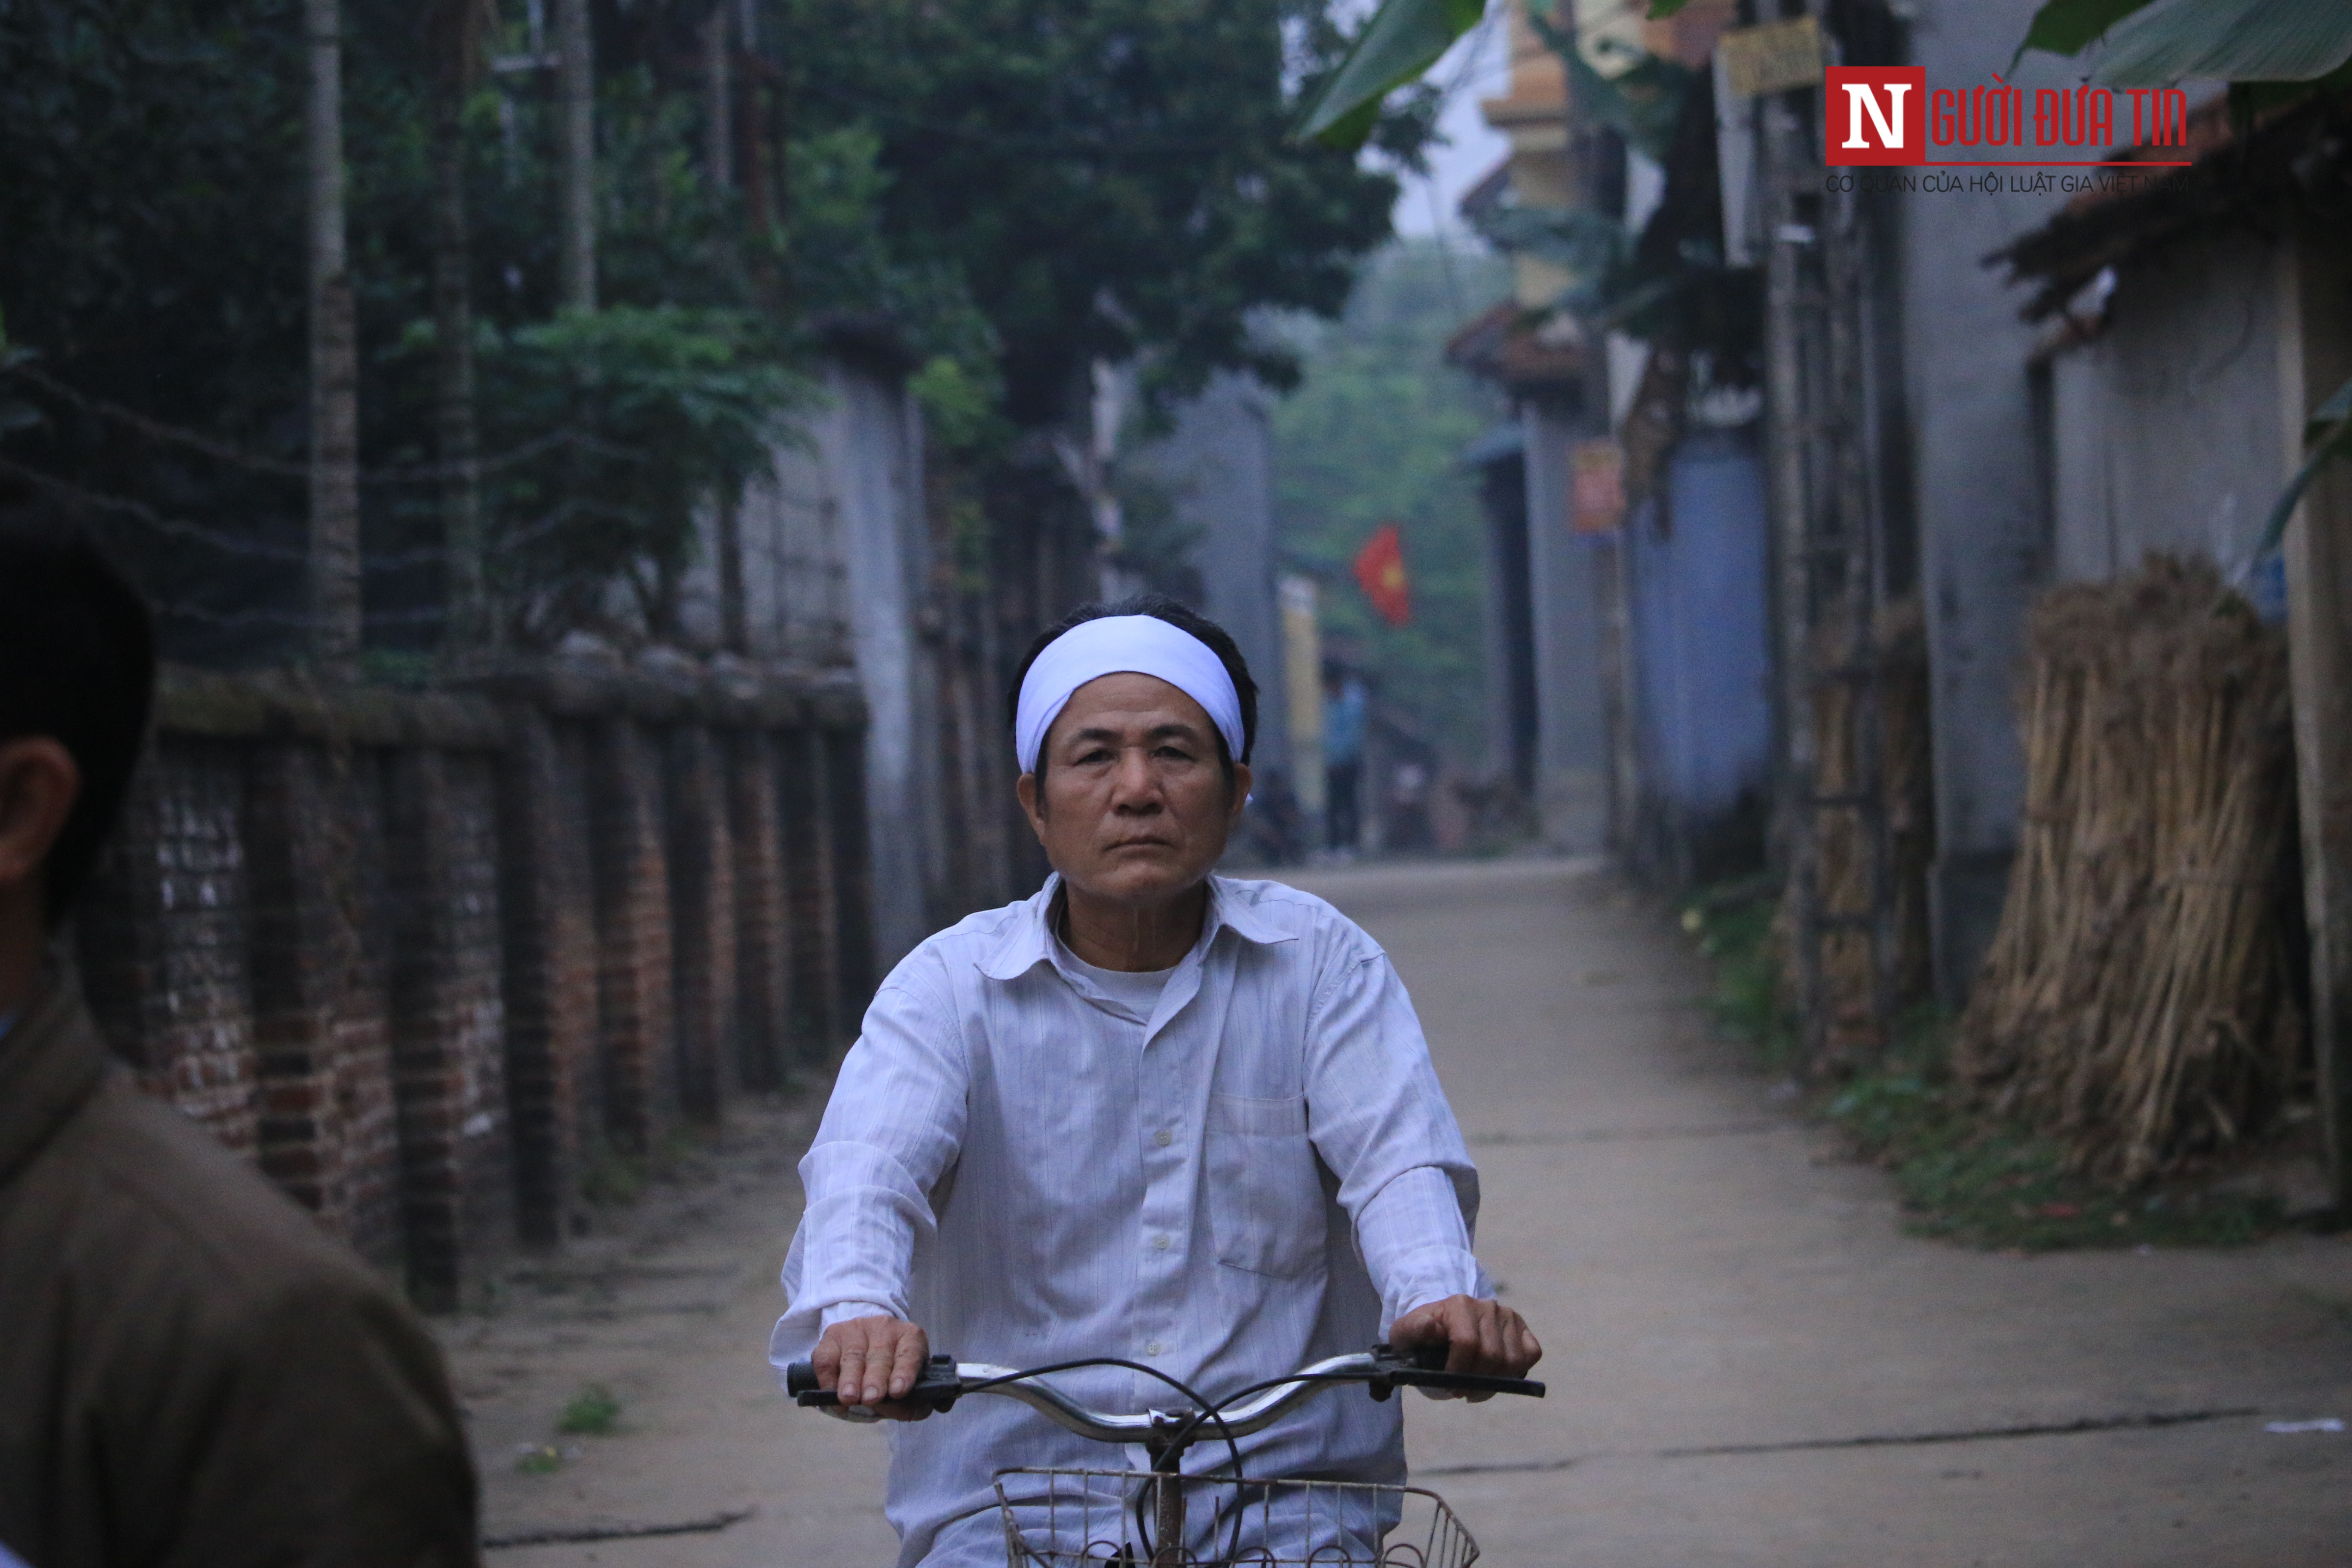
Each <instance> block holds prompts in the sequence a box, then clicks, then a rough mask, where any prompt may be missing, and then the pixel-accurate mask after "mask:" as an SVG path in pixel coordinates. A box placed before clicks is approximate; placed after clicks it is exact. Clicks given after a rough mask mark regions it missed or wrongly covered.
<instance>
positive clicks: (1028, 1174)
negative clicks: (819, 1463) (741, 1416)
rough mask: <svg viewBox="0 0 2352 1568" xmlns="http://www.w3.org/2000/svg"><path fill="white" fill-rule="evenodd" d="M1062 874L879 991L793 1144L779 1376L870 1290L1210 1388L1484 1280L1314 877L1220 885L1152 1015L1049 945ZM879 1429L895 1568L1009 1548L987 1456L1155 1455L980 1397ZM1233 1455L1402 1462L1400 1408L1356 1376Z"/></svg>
mask: <svg viewBox="0 0 2352 1568" xmlns="http://www.w3.org/2000/svg"><path fill="white" fill-rule="evenodd" d="M1055 889H1056V882H1055V880H1049V881H1048V882H1047V883H1046V885H1045V888H1044V889H1041V890H1040V891H1039V892H1038V893H1037V894H1036V895H1035V896H1034V897H1033V898H1030V899H1027V900H1023V901H1021V902H1019V903H1015V904H1010V905H1007V906H1005V907H1004V908H1003V909H1000V910H989V911H987V912H985V913H982V914H977V915H973V916H971V917H970V918H969V919H967V920H965V921H962V922H961V924H959V925H957V926H955V927H953V928H952V929H950V930H949V931H941V932H940V934H938V935H937V936H934V937H932V938H931V939H930V940H929V941H928V942H924V943H923V944H922V945H921V946H920V947H919V948H917V949H916V950H915V951H914V952H912V953H910V954H909V955H908V957H907V958H906V960H905V961H904V962H903V963H900V964H899V965H898V968H897V969H895V970H893V971H892V972H891V973H890V976H889V978H888V979H887V981H885V982H884V983H883V985H882V988H881V990H880V992H879V993H878V994H877V995H876V996H875V999H874V1004H873V1005H872V1006H871V1007H870V1008H869V1009H868V1010H867V1012H866V1024H865V1029H864V1032H863V1034H862V1035H861V1037H859V1039H858V1042H857V1044H856V1046H855V1047H853V1048H852V1049H851V1050H850V1053H849V1055H848V1058H847V1059H846V1060H845V1061H844V1062H843V1064H842V1069H841V1074H840V1077H839V1079H837V1080H836V1082H835V1085H834V1090H833V1098H832V1100H831V1102H830V1103H829V1104H828V1105H827V1106H826V1108H825V1115H824V1125H823V1126H822V1127H821V1128H820V1129H819V1131H818V1132H817V1136H816V1142H815V1143H814V1145H813V1146H812V1147H811V1148H810V1150H809V1152H808V1154H807V1157H806V1158H804V1159H803V1161H802V1162H801V1167H800V1170H801V1181H802V1183H803V1186H804V1187H805V1188H806V1189H807V1194H808V1206H807V1208H806V1211H805V1212H804V1214H803V1218H802V1220H801V1225H800V1229H799V1231H798V1233H797V1234H796V1235H795V1236H794V1237H793V1245H792V1250H791V1253H790V1255H789V1256H788V1257H787V1258H786V1259H785V1263H784V1270H783V1286H784V1293H785V1296H786V1298H787V1300H788V1301H789V1303H790V1309H791V1310H789V1311H787V1312H786V1313H785V1315H784V1316H783V1318H782V1320H780V1321H778V1322H777V1324H776V1328H775V1332H774V1335H773V1336H772V1340H771V1342H770V1346H769V1353H770V1358H771V1360H772V1361H773V1362H774V1363H775V1365H776V1367H777V1369H778V1371H779V1373H781V1372H782V1368H783V1366H784V1365H785V1364H786V1363H789V1362H793V1361H796V1360H805V1359H806V1358H807V1356H808V1355H809V1353H810V1352H811V1350H812V1349H813V1348H814V1344H815V1342H816V1339H817V1336H818V1334H819V1333H820V1332H821V1331H822V1330H823V1328H824V1326H825V1325H826V1324H827V1323H829V1322H835V1321H840V1320H842V1319H844V1318H847V1317H856V1316H861V1315H865V1314H866V1313H869V1312H873V1311H876V1310H886V1311H887V1312H889V1313H891V1314H893V1315H895V1316H898V1317H901V1318H905V1319H908V1320H909V1321H914V1322H917V1323H920V1324H921V1325H923V1327H924V1328H925V1329H926V1330H928V1331H929V1334H930V1339H931V1344H932V1348H933V1349H934V1351H937V1352H950V1353H952V1354H953V1355H955V1356H956V1358H957V1359H958V1360H961V1361H978V1362H993V1363H1002V1364H1005V1365H1011V1366H1036V1365H1041V1364H1044V1363H1049V1362H1059V1361H1066V1360H1072V1359H1076V1358H1078V1357H1082V1356H1118V1357H1122V1358H1125V1359H1128V1360H1132V1361H1139V1362H1142V1363H1146V1364H1148V1365H1150V1366H1154V1367H1157V1368H1160V1370H1162V1371H1165V1372H1167V1373H1170V1374H1171V1375H1173V1376H1175V1377H1178V1378H1181V1379H1182V1380H1183V1381H1185V1382H1187V1383H1189V1384H1192V1385H1193V1386H1194V1387H1195V1388H1198V1389H1200V1390H1201V1391H1202V1392H1203V1393H1204V1394H1208V1395H1209V1396H1210V1397H1212V1398H1216V1397H1221V1396H1223V1395H1224V1394H1229V1393H1231V1392H1232V1391H1234V1390H1235V1389H1238V1388H1240V1387H1242V1386H1243V1385H1244V1384H1250V1383H1255V1382H1257V1381H1258V1380H1260V1379H1262V1378H1267V1377H1273V1376H1277V1375H1279V1374H1281V1373H1286V1372H1288V1371H1291V1370H1292V1369H1293V1368H1295V1367H1297V1366H1299V1365H1301V1364H1303V1363H1307V1362H1309V1361H1313V1360H1317V1359H1319V1358H1321V1357H1324V1356H1328V1355H1337V1354H1342V1353H1345V1352H1350V1351H1360V1350H1364V1349H1367V1348H1369V1347H1370V1345H1371V1343H1372V1342H1374V1341H1375V1340H1376V1339H1378V1338H1381V1337H1383V1336H1384V1335H1385V1333H1386V1331H1387V1328H1388V1325H1389V1324H1390V1323H1391V1321H1394V1320H1395V1319H1396V1318H1398V1317H1400V1316H1402V1315H1403V1314H1404V1313H1405V1312H1407V1311H1410V1310H1412V1309H1413V1308H1415V1307H1418V1306H1422V1305H1424V1304H1426V1303H1428V1302H1430V1301H1435V1300H1444V1298H1446V1297H1449V1296H1455V1295H1471V1296H1479V1297H1486V1296H1491V1295H1492V1294H1493V1290H1492V1288H1491V1286H1490V1285H1489V1283H1488V1281H1487V1279H1486V1275H1485V1274H1484V1272H1483V1271H1481V1270H1480V1268H1479V1267H1478V1264H1477V1260H1476V1259H1475V1258H1474V1257H1472V1256H1471V1252H1470V1242H1471V1227H1472V1226H1473V1225H1474V1223H1475V1219H1476V1216H1477V1211H1478V1177H1477V1172H1476V1171H1475V1169H1474V1168H1473V1167H1472V1165H1471V1163H1470V1157H1469V1154H1468V1152H1467V1151H1466V1150H1465V1147H1464V1145H1463V1142H1462V1134H1461V1131H1460V1129H1459V1128H1457V1127H1456V1126H1455V1124H1454V1113H1453V1110H1451V1108H1449V1107H1448V1106H1447V1104H1446V1102H1445V1096H1444V1090H1443V1089H1440V1088H1439V1087H1438V1083H1437V1076H1436V1073H1435V1071H1434V1070H1433V1068H1432V1067H1431V1066H1430V1061H1429V1050H1428V1046H1427V1044H1426V1042H1425V1041H1424V1040H1423V1037H1422V1032H1421V1024H1420V1020H1419V1019H1418V1018H1416V1017H1415V1016H1414V1015H1413V1010H1412V1002H1411V1000H1410V999H1409V998H1408V997H1407V996H1406V994H1405V990H1404V985H1403V984H1402V982H1401V981H1400V980H1399V979H1398V978H1397V974H1396V972H1395V970H1394V969H1393V968H1392V967H1391V965H1390V963H1389V961H1388V955H1387V954H1385V953H1383V952H1381V949H1380V947H1379V946H1378V945H1377V944H1376V943H1374V942H1373V941H1372V940H1371V938H1370V937H1369V936H1367V935H1366V934H1365V933H1364V932H1363V931H1362V930H1360V928H1359V927H1358V926H1357V925H1356V924H1355V923H1354V922H1353V921H1349V920H1348V919H1347V918H1346V917H1345V916H1343V915H1341V914H1340V913H1339V911H1338V910H1335V909H1333V908H1332V907H1331V906H1330V905H1328V904H1327V903H1325V902H1324V901H1323V900H1320V899H1318V898H1315V897H1313V896H1311V895H1309V894H1307V893H1302V892H1299V891H1297V889H1292V888H1288V887H1285V886H1283V885H1282V884H1280V883H1276V882H1255V881H1239V880H1235V879H1230V878H1224V877H1218V878H1213V879H1212V881H1211V898H1210V903H1209V912H1208V918H1207V920H1206V921H1204V922H1203V927H1202V933H1201V938H1200V941H1199V942H1197V943H1196V944H1195V945H1194V947H1193V948H1192V952H1190V953H1189V954H1187V955H1186V957H1185V959H1184V961H1183V962H1182V963H1181V964H1179V965H1178V966H1177V968H1176V969H1175V971H1174V973H1172V974H1171V975H1170V977H1169V979H1168V983H1167V985H1166V987H1165V988H1164V989H1163V990H1162V992H1161V993H1160V999H1159V1004H1158V1005H1157V1006H1156V1007H1155V1008H1154V1010H1153V1011H1152V1013H1151V1015H1150V1017H1148V1018H1144V1017H1139V1016H1136V1015H1135V1014H1134V1013H1133V1012H1131V1011H1130V1010H1129V1008H1128V1007H1127V1006H1125V1005H1122V1004H1121V1003H1120V1002H1119V1001H1118V1000H1117V999H1116V998H1114V997H1113V996H1111V995H1110V994H1108V993H1107V992H1105V991H1104V990H1103V989H1101V988H1100V987H1098V986H1097V985H1096V984H1093V983H1092V982H1091V981H1089V980H1088V979H1087V976H1086V975H1085V973H1084V972H1083V970H1082V969H1081V967H1080V966H1079V965H1077V964H1076V963H1075V962H1074V961H1073V960H1072V958H1071V957H1070V955H1069V953H1068V952H1067V950H1066V949H1065V948H1064V947H1063V946H1062V944H1061V943H1060V942H1058V941H1056V940H1055V937H1054V934H1053V931H1052V930H1051V927H1050V924H1049V921H1050V918H1051V910H1052V908H1053V903H1054V898H1055ZM1351 1229H1352V1232H1353V1241H1354V1245H1352V1246H1351V1245H1349V1234H1350V1231H1351ZM1055 1383H1056V1384H1058V1385H1059V1386H1061V1387H1063V1388H1064V1389H1066V1391H1068V1392H1069V1393H1070V1394H1072V1395H1073V1396H1074V1397H1076V1398H1077V1399H1079V1400H1080V1401H1082V1402H1083V1403H1086V1404H1088V1405H1094V1406H1095V1407H1097V1408H1098V1409H1109V1410H1118V1411H1140V1410H1144V1409H1148V1408H1151V1407H1154V1406H1157V1407H1160V1408H1163V1409H1165V1408H1168V1407H1170V1406H1171V1405H1177V1404H1179V1403H1181V1401H1180V1400H1179V1398H1178V1397H1177V1396H1176V1395H1175V1394H1173V1392H1172V1391H1171V1390H1170V1389H1168V1388H1167V1387H1166V1385H1165V1384H1158V1383H1156V1382H1154V1381H1152V1380H1150V1379H1149V1378H1145V1377H1143V1376H1142V1375H1141V1374H1139V1373H1129V1372H1124V1371H1120V1370H1118V1369H1113V1368H1096V1369H1090V1370H1087V1371H1085V1372H1079V1373H1066V1374H1061V1375H1059V1376H1057V1377H1056V1378H1055ZM891 1437H892V1458H891V1467H890V1486H889V1504H888V1510H887V1511H888V1513H889V1517H890V1521H891V1522H892V1523H893V1524H894V1525H896V1526H897V1527H898V1531H899V1534H900V1537H901V1539H902V1542H903V1543H904V1550H903V1552H902V1554H901V1556H900V1559H899V1561H900V1563H902V1564H904V1565H908V1568H911V1565H912V1564H915V1563H929V1564H930V1565H931V1568H947V1565H948V1564H950V1563H953V1564H956V1565H958V1568H961V1565H962V1564H965V1563H974V1564H977V1563H990V1564H993V1563H1001V1562H1003V1550H1004V1548H1003V1537H1002V1535H1001V1534H999V1535H995V1536H993V1537H992V1536H991V1534H990V1524H989V1521H987V1520H985V1519H982V1518H978V1517H974V1516H978V1515H982V1514H984V1513H987V1512H989V1511H990V1510H993V1508H994V1505H995V1494H994V1490H993V1487H992V1478H993V1476H994V1475H995V1473H996V1472H997V1471H998V1470H1001V1469H1003V1468H1007V1467H1012V1466H1023V1467H1034V1466H1081V1467H1085V1466H1091V1467H1093V1468H1106V1467H1108V1468H1118V1467H1119V1466H1121V1465H1124V1464H1129V1463H1139V1462H1140V1456H1141V1451H1140V1449H1136V1450H1134V1451H1133V1452H1132V1453H1130V1454H1129V1455H1126V1456H1121V1455H1119V1454H1118V1453H1115V1452H1112V1451H1109V1450H1107V1449H1104V1448H1103V1447H1100V1446H1099V1445H1097V1444H1093V1443H1089V1442H1087V1441H1086V1440H1085V1439H1083V1438H1080V1437H1077V1436H1072V1435H1070V1434H1068V1433H1066V1432H1064V1431H1062V1430H1061V1429H1060V1428H1059V1427H1056V1426H1053V1425H1051V1424H1050V1423H1048V1422H1047V1421H1046V1420H1045V1418H1044V1417H1043V1416H1040V1415H1036V1414H1035V1413H1034V1412H1033V1411H1031V1410H1029V1409H1028V1408H1027V1407H1026V1406H1024V1405H1017V1404H1014V1403H1013V1402H1012V1401H1009V1400H1003V1399H996V1398H979V1399H972V1400H968V1401H966V1402H964V1403H963V1404H961V1405H958V1406H957V1407H956V1408H955V1409H954V1410H953V1411H951V1412H950V1413H949V1414H947V1415H943V1416H933V1417H932V1418H931V1419H929V1420H928V1421H925V1422H922V1423H919V1424H917V1425H914V1426H898V1427H894V1428H893V1430H892V1433H891ZM1212 1449H1214V1450H1215V1452H1212V1451H1211V1450H1212ZM1244 1452H1245V1454H1246V1455H1247V1456H1248V1468H1249V1473H1250V1474H1252V1475H1253V1476H1260V1477H1266V1476H1283V1475H1305V1474H1314V1475H1319V1476H1324V1477H1328V1478H1337V1479H1359V1480H1390V1481H1393V1480H1398V1479H1402V1475H1403V1470H1404V1448H1403V1431H1402V1424H1401V1416H1400V1415H1399V1408H1398V1402H1396V1401H1393V1400H1391V1401H1388V1402H1386V1403H1378V1404H1376V1403H1374V1402H1373V1401H1371V1400H1370V1399H1369V1398H1368V1397H1366V1395H1365V1394H1363V1392H1362V1391H1361V1390H1360V1389H1353V1388H1347V1389H1340V1390H1337V1391H1334V1392H1333V1393H1330V1394H1325V1395H1323V1396H1322V1397H1320V1398H1318V1399H1315V1400H1311V1401H1309V1402H1307V1404H1306V1405H1303V1406H1302V1407H1301V1408H1300V1409H1298V1410H1297V1411H1296V1412H1294V1413H1293V1414H1292V1415H1290V1416H1289V1417H1287V1418H1286V1420H1285V1421H1283V1422H1282V1423H1280V1424H1277V1425H1276V1426H1274V1427H1272V1428H1269V1429H1268V1430H1267V1431H1266V1432H1265V1433H1263V1434H1260V1435H1259V1436H1256V1437H1255V1438H1251V1439H1248V1440H1246V1441H1245V1442H1244ZM1193 1461H1194V1463H1195V1464H1200V1465H1208V1464H1212V1463H1222V1462H1223V1447H1222V1445H1221V1444H1208V1445H1203V1446H1202V1447H1200V1448H1196V1449H1195V1450H1194V1451H1193ZM957 1521H962V1523H961V1525H959V1524H958V1523H957ZM943 1532H944V1533H943ZM935 1541H936V1542H938V1545H939V1551H938V1552H937V1553H936V1554H932V1549H933V1545H934V1542H935Z"/></svg>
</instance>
